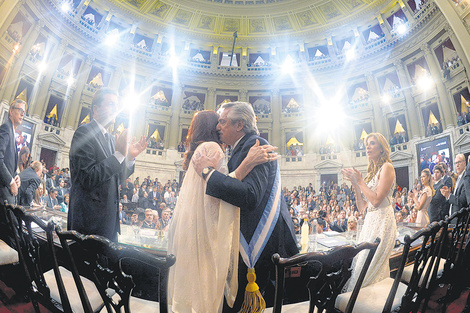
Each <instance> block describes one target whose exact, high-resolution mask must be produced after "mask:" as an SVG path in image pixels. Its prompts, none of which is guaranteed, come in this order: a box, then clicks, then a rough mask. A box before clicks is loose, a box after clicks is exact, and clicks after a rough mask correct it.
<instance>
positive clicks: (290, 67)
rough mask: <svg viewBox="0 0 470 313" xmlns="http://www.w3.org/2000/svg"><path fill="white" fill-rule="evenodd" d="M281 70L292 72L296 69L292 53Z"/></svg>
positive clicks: (286, 72) (284, 72) (287, 72)
mask: <svg viewBox="0 0 470 313" xmlns="http://www.w3.org/2000/svg"><path fill="white" fill-rule="evenodd" d="M281 70H282V73H283V74H292V72H293V71H294V60H292V58H291V56H290V55H288V56H287V57H286V59H285V60H284V63H282V66H281Z"/></svg>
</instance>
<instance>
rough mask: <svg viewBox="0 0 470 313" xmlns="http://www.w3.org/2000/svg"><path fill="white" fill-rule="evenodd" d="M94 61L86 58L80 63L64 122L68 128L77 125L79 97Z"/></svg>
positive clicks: (79, 108)
mask: <svg viewBox="0 0 470 313" xmlns="http://www.w3.org/2000/svg"><path fill="white" fill-rule="evenodd" d="M94 61H95V59H94V58H90V57H89V58H87V59H86V60H85V62H84V64H83V65H82V68H81V69H80V73H81V75H80V76H79V77H78V79H77V86H76V88H75V92H74V94H73V96H72V100H71V101H70V111H69V114H68V116H67V121H66V124H65V125H67V127H69V128H72V129H75V128H76V127H77V125H78V119H79V118H80V110H81V109H82V105H81V102H80V99H81V97H82V91H83V87H85V85H86V80H87V78H88V75H89V74H90V71H91V65H92V64H93V62H94ZM63 125H64V124H63Z"/></svg>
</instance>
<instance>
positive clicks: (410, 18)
mask: <svg viewBox="0 0 470 313" xmlns="http://www.w3.org/2000/svg"><path fill="white" fill-rule="evenodd" d="M398 3H399V4H400V7H401V10H402V11H403V13H404V14H405V16H406V19H407V20H408V22H409V24H410V25H411V24H413V22H414V21H415V17H414V16H413V12H410V10H409V9H408V7H407V6H405V4H404V3H403V1H402V0H398Z"/></svg>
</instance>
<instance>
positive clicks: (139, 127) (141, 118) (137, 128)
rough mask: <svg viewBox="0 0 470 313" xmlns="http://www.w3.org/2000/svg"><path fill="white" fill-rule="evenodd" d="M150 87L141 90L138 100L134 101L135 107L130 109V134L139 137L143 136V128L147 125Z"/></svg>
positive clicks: (148, 78) (148, 79)
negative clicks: (137, 101)
mask: <svg viewBox="0 0 470 313" xmlns="http://www.w3.org/2000/svg"><path fill="white" fill-rule="evenodd" d="M145 81H150V77H147V79H146V80H145ZM151 92H152V89H151V88H146V89H145V90H144V91H143V92H141V93H140V97H139V99H140V101H139V103H136V106H137V108H136V109H135V110H132V113H131V116H130V118H129V119H130V121H131V122H132V124H133V125H132V127H129V128H131V130H130V131H131V134H132V136H136V137H137V138H140V136H145V135H146V134H145V128H146V127H147V123H146V121H145V120H146V118H147V111H146V109H147V103H148V102H149V99H150V97H151V96H152V95H151Z"/></svg>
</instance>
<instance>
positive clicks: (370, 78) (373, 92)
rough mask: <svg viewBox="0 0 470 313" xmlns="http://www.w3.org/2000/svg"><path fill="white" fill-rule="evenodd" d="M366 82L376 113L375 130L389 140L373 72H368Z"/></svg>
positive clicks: (371, 104)
mask: <svg viewBox="0 0 470 313" xmlns="http://www.w3.org/2000/svg"><path fill="white" fill-rule="evenodd" d="M366 81H367V89H368V90H369V104H370V106H371V107H372V110H373V111H374V130H375V131H376V132H379V133H381V134H382V135H384V136H385V138H387V134H388V132H387V131H386V129H385V128H384V124H385V125H386V123H383V120H384V115H383V111H382V107H381V105H380V103H381V98H380V94H379V91H378V88H377V83H376V82H375V77H374V74H372V72H368V73H367V74H366Z"/></svg>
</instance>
